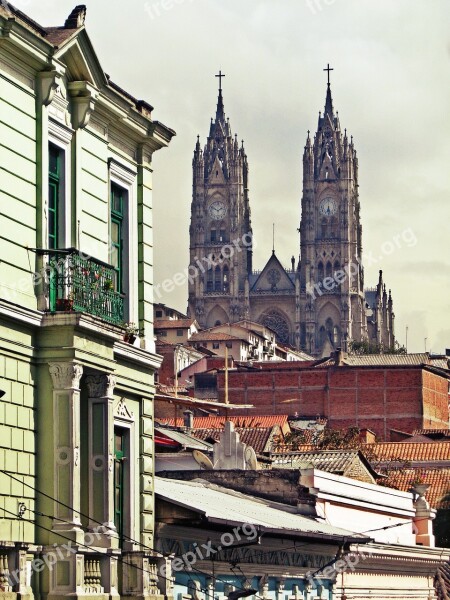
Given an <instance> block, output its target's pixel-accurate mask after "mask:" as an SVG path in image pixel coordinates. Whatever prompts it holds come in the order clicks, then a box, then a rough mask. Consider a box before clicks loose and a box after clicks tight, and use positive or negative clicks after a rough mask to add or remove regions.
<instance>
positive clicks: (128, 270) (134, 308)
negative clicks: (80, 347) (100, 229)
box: [108, 158, 139, 323]
mask: <svg viewBox="0 0 450 600" xmlns="http://www.w3.org/2000/svg"><path fill="white" fill-rule="evenodd" d="M108 165H109V189H108V211H109V247H111V184H112V183H115V184H116V185H118V186H120V187H121V188H123V189H124V190H125V191H126V192H127V207H126V212H125V215H124V226H125V227H126V232H127V235H128V240H127V256H126V257H125V258H126V260H125V261H124V263H125V264H124V265H123V276H124V277H125V278H126V283H125V286H124V288H125V289H124V291H125V293H126V298H125V314H124V318H125V320H126V321H131V322H133V323H137V322H138V320H139V316H138V315H139V313H138V283H139V282H138V269H137V264H138V247H137V246H138V230H137V171H136V170H133V169H131V168H128V167H126V166H125V165H122V164H121V163H119V162H118V161H117V160H116V159H114V158H109V159H108ZM108 261H109V259H108Z"/></svg>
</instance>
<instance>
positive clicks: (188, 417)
mask: <svg viewBox="0 0 450 600" xmlns="http://www.w3.org/2000/svg"><path fill="white" fill-rule="evenodd" d="M183 415H184V426H185V427H186V429H187V430H189V431H190V430H191V429H192V428H193V427H194V413H193V412H192V410H185V411H184V412H183Z"/></svg>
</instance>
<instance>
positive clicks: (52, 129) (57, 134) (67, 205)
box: [42, 119, 74, 248]
mask: <svg viewBox="0 0 450 600" xmlns="http://www.w3.org/2000/svg"><path fill="white" fill-rule="evenodd" d="M72 137H73V132H72V131H71V130H70V129H68V128H66V127H64V126H62V125H61V124H58V123H56V122H54V121H53V120H52V119H49V121H48V135H47V145H46V151H45V152H46V154H45V161H43V170H44V169H45V171H44V174H45V181H46V182H47V183H46V189H45V190H43V192H44V193H45V194H47V195H46V196H44V194H43V197H45V198H46V201H45V202H44V203H43V206H42V211H43V213H42V214H43V221H42V222H43V223H44V227H43V228H42V246H43V247H44V248H47V247H48V246H49V219H48V210H49V204H50V197H49V187H50V186H49V184H50V146H53V147H55V148H57V149H58V150H59V151H60V152H61V153H62V155H63V160H62V162H61V175H60V182H59V184H60V189H59V206H58V212H59V215H58V230H59V231H58V238H59V239H58V243H57V246H56V247H57V248H70V247H71V246H73V245H74V244H73V243H72V190H71V172H72V169H71V157H72V154H71V143H72ZM44 145H45V142H44ZM43 152H44V149H43Z"/></svg>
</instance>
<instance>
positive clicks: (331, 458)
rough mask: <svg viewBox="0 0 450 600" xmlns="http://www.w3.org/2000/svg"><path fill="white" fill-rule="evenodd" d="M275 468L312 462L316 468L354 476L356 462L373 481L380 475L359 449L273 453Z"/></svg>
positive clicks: (294, 467)
mask: <svg viewBox="0 0 450 600" xmlns="http://www.w3.org/2000/svg"><path fill="white" fill-rule="evenodd" d="M273 458H274V462H273V467H274V468H290V469H298V468H302V466H304V465H305V464H312V465H313V467H314V468H315V469H319V470H320V471H326V472H328V473H334V474H335V475H347V476H348V477H352V474H351V472H352V470H353V467H354V466H355V464H357V463H358V464H361V463H362V465H363V466H364V468H365V469H366V471H367V472H368V473H369V476H370V478H371V481H372V482H373V483H375V477H376V476H377V475H378V474H377V473H376V471H374V469H373V468H372V466H371V465H370V463H369V461H368V460H367V459H366V457H365V456H364V455H363V453H362V452H360V451H359V450H314V451H313V452H286V453H276V454H274V455H273Z"/></svg>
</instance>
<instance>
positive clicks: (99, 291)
mask: <svg viewBox="0 0 450 600" xmlns="http://www.w3.org/2000/svg"><path fill="white" fill-rule="evenodd" d="M41 253H42V254H46V255H48V256H49V259H48V266H47V271H48V293H49V308H48V310H49V312H68V311H70V312H85V313H88V314H90V315H94V316H96V317H99V318H100V319H102V320H103V321H107V322H108V323H112V324H114V325H120V324H121V323H123V320H124V296H123V294H120V293H119V292H117V291H115V279H116V273H115V270H114V268H113V267H112V266H111V265H108V264H106V263H104V262H102V261H100V260H97V259H95V258H91V257H87V256H85V255H84V254H82V253H80V252H79V251H78V250H76V249H75V248H68V249H66V250H44V251H41Z"/></svg>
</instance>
